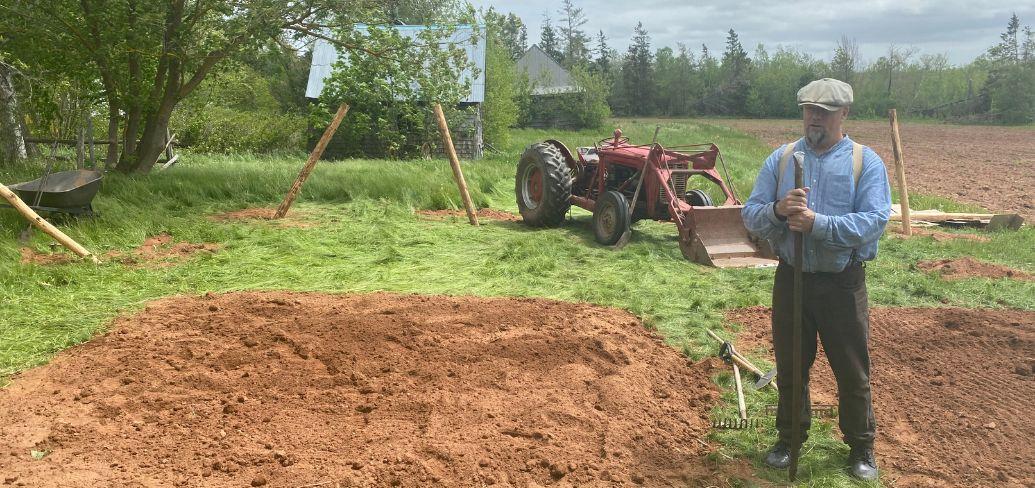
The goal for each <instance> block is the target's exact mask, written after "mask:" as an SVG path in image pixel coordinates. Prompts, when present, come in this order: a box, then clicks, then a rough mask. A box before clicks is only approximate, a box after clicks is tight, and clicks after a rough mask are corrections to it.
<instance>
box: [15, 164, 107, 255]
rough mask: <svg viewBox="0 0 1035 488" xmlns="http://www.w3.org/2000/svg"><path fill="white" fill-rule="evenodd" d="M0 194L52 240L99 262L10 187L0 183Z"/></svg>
mask: <svg viewBox="0 0 1035 488" xmlns="http://www.w3.org/2000/svg"><path fill="white" fill-rule="evenodd" d="M0 196H3V197H4V199H5V200H7V201H8V202H9V203H10V204H11V206H12V207H14V208H15V210H17V211H18V212H19V213H21V214H22V216H23V217H25V218H26V219H28V220H29V222H31V223H32V225H35V226H36V227H38V228H39V229H40V230H42V231H43V232H46V233H47V234H48V235H50V236H51V237H53V238H54V240H56V241H58V242H59V243H61V245H62V246H65V247H67V248H68V249H69V250H70V251H72V252H74V253H76V254H77V255H78V256H80V257H83V258H88V259H89V260H91V261H93V262H94V264H100V260H98V259H97V256H94V255H93V253H91V252H90V251H87V250H86V248H84V247H83V246H81V245H79V243H78V242H76V241H74V240H72V238H71V237H68V236H67V235H65V233H64V232H61V230H59V229H58V228H57V227H54V226H53V225H51V224H50V222H47V221H46V220H44V219H43V217H40V216H39V214H37V213H36V211H34V210H33V209H32V208H30V207H29V206H28V205H26V204H25V202H23V201H22V199H21V198H18V195H17V194H16V193H14V192H13V191H11V189H10V188H7V187H6V186H4V185H3V184H0Z"/></svg>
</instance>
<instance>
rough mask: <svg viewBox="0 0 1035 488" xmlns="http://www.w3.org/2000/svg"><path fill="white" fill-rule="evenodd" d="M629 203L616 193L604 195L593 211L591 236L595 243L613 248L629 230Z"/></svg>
mask: <svg viewBox="0 0 1035 488" xmlns="http://www.w3.org/2000/svg"><path fill="white" fill-rule="evenodd" d="M630 224H631V222H630V221H629V202H628V201H626V199H625V195H622V194H621V193H619V192H616V191H609V192H607V193H604V194H603V195H602V196H601V197H600V198H599V199H598V200H597V202H596V207H595V209H594V210H593V234H594V235H595V236H596V238H597V242H599V243H601V244H603V245H605V246H613V245H615V243H617V242H618V239H620V238H621V237H622V234H624V233H625V231H626V230H628V229H629V225H630Z"/></svg>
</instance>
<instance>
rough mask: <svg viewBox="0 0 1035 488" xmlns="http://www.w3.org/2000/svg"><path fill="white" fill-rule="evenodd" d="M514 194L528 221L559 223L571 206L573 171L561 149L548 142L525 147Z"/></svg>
mask: <svg viewBox="0 0 1035 488" xmlns="http://www.w3.org/2000/svg"><path fill="white" fill-rule="evenodd" d="M514 193H516V194H517V204H518V209H519V210H520V211H521V218H522V219H523V220H524V222H525V223H526V224H529V225H534V226H537V227H553V226H557V225H560V224H561V222H563V221H564V214H566V213H568V208H570V207H571V202H569V199H570V198H571V170H570V169H569V168H568V164H567V163H566V162H565V160H564V156H563V155H562V154H561V151H560V150H558V149H557V147H556V146H554V145H553V144H550V143H545V142H543V143H539V144H533V145H531V146H529V147H528V149H525V152H524V153H523V154H521V161H520V162H519V163H518V168H517V178H516V181H515V185H514Z"/></svg>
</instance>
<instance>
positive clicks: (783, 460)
mask: <svg viewBox="0 0 1035 488" xmlns="http://www.w3.org/2000/svg"><path fill="white" fill-rule="evenodd" d="M765 463H766V464H767V465H768V466H769V467H770V468H776V469H787V466H790V465H791V449H790V448H789V447H788V446H787V444H785V443H784V442H783V441H776V444H774V445H773V447H772V449H769V452H768V453H767V454H766V455H765Z"/></svg>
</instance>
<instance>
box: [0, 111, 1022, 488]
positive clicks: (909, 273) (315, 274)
mask: <svg viewBox="0 0 1035 488" xmlns="http://www.w3.org/2000/svg"><path fill="white" fill-rule="evenodd" d="M615 124H616V125H618V126H620V127H621V128H622V129H623V131H624V132H625V134H626V135H627V136H629V137H630V138H632V140H633V142H635V143H639V142H643V143H647V142H649V141H650V139H651V137H652V136H653V133H654V130H655V126H656V125H658V124H660V125H661V130H660V131H659V141H660V142H662V143H664V144H666V145H674V144H689V143H703V142H715V143H716V144H718V145H719V147H720V148H721V149H722V151H723V155H724V157H725V160H726V162H727V163H728V164H729V171H730V174H731V179H732V180H733V183H734V186H735V187H736V189H737V192H738V195H740V196H741V198H746V195H747V194H748V192H749V191H750V187H751V183H752V182H753V180H754V177H755V174H756V172H757V169H758V167H759V165H760V164H761V161H762V160H763V159H764V158H765V157H766V156H767V155H768V154H769V152H770V151H771V149H770V148H767V147H766V146H764V145H763V144H761V143H760V142H758V141H757V140H755V139H753V138H751V137H748V136H745V135H743V134H740V133H737V132H734V131H731V130H729V129H725V128H716V127H712V126H708V125H705V124H700V123H690V122H683V121H675V120H664V121H655V120H652V121H647V122H638V121H633V120H617V121H615ZM609 135H610V129H608V130H603V131H580V132H563V131H537V130H516V131H514V132H513V135H512V142H511V143H510V144H509V145H508V146H507V147H503V148H501V151H502V152H501V153H490V154H489V155H488V157H486V158H485V159H484V160H481V161H477V162H465V163H464V172H465V176H466V179H467V182H468V185H469V187H470V189H471V194H472V198H473V199H474V201H475V203H476V205H478V206H479V207H491V208H496V209H501V210H508V211H516V204H515V198H514V180H513V178H514V170H515V167H516V161H517V158H518V156H519V154H520V152H521V151H522V150H523V148H524V147H525V146H527V145H528V144H531V143H534V142H537V141H541V140H543V139H547V138H556V139H560V140H562V141H564V142H566V143H567V144H568V145H569V147H574V146H576V145H589V144H592V143H593V142H594V141H596V140H598V139H601V138H604V137H609ZM181 157H182V158H183V162H182V163H180V164H178V165H177V166H175V167H174V168H173V169H171V170H169V171H166V172H156V173H154V174H152V175H149V176H145V177H125V176H121V175H118V174H111V175H109V176H107V177H106V179H105V184H104V188H103V189H102V191H101V194H100V195H99V196H98V197H97V199H96V200H95V206H96V207H97V209H98V211H100V212H101V215H100V216H99V217H97V218H93V219H82V220H78V221H76V220H69V221H64V222H59V223H58V224H59V226H60V227H61V228H62V229H63V230H64V231H65V232H66V233H68V234H69V235H70V236H72V237H73V238H74V239H76V240H78V241H79V242H80V243H82V244H83V245H84V246H86V247H87V248H88V249H90V250H91V251H93V252H94V253H97V254H101V255H103V254H105V253H108V252H113V251H114V252H126V251H129V250H131V249H133V248H134V247H136V246H139V245H140V244H141V243H142V242H143V241H144V240H145V239H146V238H147V237H149V236H154V235H157V234H160V233H163V232H165V233H168V234H170V235H172V236H173V238H174V240H176V241H189V242H195V243H202V242H208V243H218V244H220V245H222V246H223V247H222V249H221V250H220V251H219V252H216V253H214V254H210V253H201V254H198V255H197V256H194V257H192V258H190V259H188V260H186V261H183V262H181V263H180V264H178V265H174V266H170V267H165V268H153V267H146V266H143V267H141V266H127V265H123V264H119V263H118V262H114V261H112V260H107V262H105V263H104V264H102V265H100V266H94V265H90V264H87V263H71V264H64V265H34V264H21V263H20V262H19V256H20V251H19V244H18V243H17V242H16V237H17V235H18V233H19V232H20V231H21V230H22V229H23V228H24V227H25V225H26V224H25V221H24V220H23V219H21V217H19V216H18V215H17V214H16V213H15V212H14V211H12V210H3V211H0V235H3V236H6V237H3V238H2V239H0V293H2V296H3V302H2V305H0V306H2V313H0V379H2V378H6V377H9V376H10V375H11V374H13V373H15V372H17V371H20V370H23V369H25V368H28V367H31V366H34V365H38V364H41V363H43V362H46V361H47V360H48V359H49V358H50V357H52V355H53V354H54V353H56V352H57V351H60V350H61V349H63V348H65V347H68V346H71V345H73V344H77V343H79V342H82V341H84V340H87V339H89V338H90V337H91V336H92V335H94V334H96V333H99V332H102V331H103V329H104V326H105V324H106V323H108V322H109V321H110V320H111V319H112V318H113V317H114V316H115V315H116V314H119V313H128V312H132V311H136V310H139V309H141V308H142V307H143V304H144V303H146V302H147V301H149V300H152V299H155V298H159V297H163V296H168V295H172V294H201V293H204V292H207V291H215V292H221V291H232V290H261V289H286V290H312V291H328V292H367V291H375V290H390V291H399V292H412V293H433V294H456V295H461V294H462V295H480V296H518V297H520V296H536V297H547V298H554V299H559V300H569V301H585V302H591V303H595V304H600V305H606V306H615V307H620V308H624V309H627V310H629V311H631V312H633V313H635V314H637V315H639V316H640V317H642V318H643V319H644V321H645V323H646V324H647V325H648V326H649V327H652V328H655V329H657V330H658V331H659V332H660V333H661V334H662V335H663V336H664V337H665V338H666V339H667V341H668V342H669V343H670V344H671V345H672V346H673V347H677V348H679V349H681V350H683V351H684V352H686V353H687V354H688V355H690V356H692V357H701V356H704V355H709V354H714V352H715V349H716V347H715V346H716V345H715V344H714V342H712V341H711V339H709V338H708V337H707V335H706V334H705V330H706V329H709V328H710V329H714V330H722V329H724V327H725V326H726V325H725V324H724V323H723V313H724V312H725V311H726V310H729V309H732V308H737V307H745V306H752V305H768V304H769V300H770V298H769V297H770V293H771V286H772V270H756V269H741V270H719V269H713V268H707V267H703V266H699V265H696V264H694V263H690V262H687V261H686V260H685V259H683V257H682V255H681V254H680V252H679V247H678V245H677V241H676V232H675V227H674V226H673V225H671V224H663V223H654V222H641V223H640V224H638V225H637V226H636V227H635V228H634V231H633V235H632V242H631V244H630V245H629V246H627V247H626V248H624V249H622V250H619V251H613V250H610V249H607V248H604V247H602V246H599V245H597V244H596V243H595V242H594V240H593V235H592V231H591V230H590V227H589V223H590V215H589V213H588V212H584V211H581V210H578V209H576V210H573V211H572V213H571V219H570V220H569V221H568V222H566V224H565V225H564V226H562V227H560V228H556V229H531V228H528V227H525V226H524V225H522V224H520V223H514V222H500V221H491V220H483V221H482V224H483V225H481V226H479V227H472V226H470V225H468V224H467V223H466V219H465V218H455V219H446V220H431V219H427V218H424V217H422V216H420V215H418V214H416V213H415V210H418V209H442V208H460V199H459V196H458V194H457V191H456V186H455V183H454V181H453V176H452V172H451V170H450V168H449V164H448V163H447V162H446V161H445V160H442V159H434V160H420V161H405V162H402V161H380V160H377V161H372V160H348V161H340V162H321V163H320V164H319V165H318V166H317V168H316V171H315V172H314V173H313V175H312V176H311V177H310V179H309V181H308V182H307V183H306V185H305V187H304V189H303V191H302V194H301V195H300V197H299V199H298V200H297V203H296V204H295V207H294V208H293V210H292V212H295V213H297V215H298V216H300V218H304V219H306V220H309V221H311V223H312V224H314V225H312V226H310V227H308V228H292V227H283V226H279V225H276V224H273V223H269V222H262V221H252V222H230V223H220V222H216V221H213V220H211V219H209V218H208V216H209V215H211V214H214V213H218V212H223V211H228V210H235V209H241V208H247V207H274V206H276V205H277V204H278V203H279V202H280V199H281V198H282V197H283V194H284V192H286V191H287V189H288V187H289V186H290V184H291V181H292V180H293V179H294V177H295V176H296V175H297V172H298V170H299V168H300V167H301V165H302V164H303V162H304V159H305V155H304V154H294V155H281V156H247V155H234V156H210V155H194V154H189V153H185V154H184V155H183V156H181ZM40 168H42V164H41V163H39V162H37V163H35V166H32V165H26V166H23V167H18V168H13V169H8V170H6V171H5V172H3V173H0V181H3V182H5V183H10V182H15V181H23V180H27V179H31V178H34V177H36V176H38V174H39V173H40V172H41V171H42V170H41V169H40ZM713 197H717V193H715V194H713ZM988 236H989V237H990V238H991V241H990V242H987V243H982V242H971V241H962V240H958V241H950V242H936V241H934V240H933V239H931V238H914V239H910V240H901V239H887V238H886V239H884V240H883V241H882V243H881V253H880V257H879V259H878V260H877V261H876V262H874V263H872V265H871V266H870V267H869V275H868V283H869V287H870V297H871V301H872V302H873V303H874V304H877V305H910V306H932V307H937V306H964V307H1012V308H1023V309H1035V283H1032V282H1024V281H1017V280H1008V279H1003V280H988V279H969V280H962V281H955V282H946V281H944V280H942V279H941V278H940V277H938V276H936V275H933V274H925V273H922V272H919V271H917V270H916V269H915V263H916V262H917V261H918V260H923V259H937V258H951V257H962V256H971V257H975V258H978V259H982V260H987V261H991V262H996V263H1000V264H1004V265H1007V266H1010V267H1013V268H1017V269H1021V270H1024V271H1028V272H1035V231H1033V229H1032V228H1031V227H1025V228H1024V229H1022V230H1021V231H1018V232H997V233H990V234H988ZM29 247H31V248H32V249H34V250H35V251H37V252H50V251H51V241H50V239H49V238H47V237H45V236H43V235H42V234H41V233H39V232H36V233H34V237H33V238H32V241H31V242H30V244H29ZM731 326H732V327H735V325H732V324H731ZM728 330H731V329H728ZM722 334H723V335H725V336H727V337H728V336H729V333H728V332H722ZM756 359H758V360H759V361H758V362H759V363H762V364H766V365H767V366H768V365H769V363H767V362H766V361H764V360H762V359H763V358H756ZM762 364H760V366H762ZM720 376H722V375H720ZM717 381H719V383H720V384H723V385H726V384H727V382H728V380H727V378H725V376H722V377H720V378H717ZM727 391H728V389H727ZM730 398H732V397H731V396H729V395H727V400H729V399H730ZM749 399H750V401H751V405H752V412H757V415H758V416H762V413H761V406H762V405H764V404H773V403H775V401H776V400H775V396H774V395H773V394H772V393H769V392H767V393H764V394H755V393H752V394H750V395H749ZM734 412H735V406H732V404H730V403H727V404H725V405H723V406H721V407H720V408H719V410H718V411H717V412H716V415H717V416H721V417H726V416H733V415H735V413H734ZM815 428H816V429H817V430H816V432H814V435H813V436H812V437H811V438H810V441H809V444H808V445H806V450H807V451H808V452H809V454H808V455H807V456H806V457H805V458H803V469H802V479H803V483H804V484H807V485H810V486H844V485H846V484H847V483H849V481H847V478H846V477H845V475H844V473H843V471H842V469H841V462H842V460H843V455H844V452H843V451H844V449H843V448H842V447H841V445H840V442H839V441H838V440H837V439H835V438H834V436H832V435H828V434H824V433H827V432H831V430H832V428H831V426H830V425H829V424H828V423H824V422H820V423H819V424H818V425H817V426H816V427H815ZM772 440H773V432H772V431H771V429H762V430H759V431H740V432H724V433H719V434H716V436H715V439H713V441H715V442H717V443H719V445H721V446H723V447H722V448H721V450H720V451H718V453H717V454H716V456H717V458H718V459H720V460H724V459H726V456H729V457H731V458H737V457H743V458H747V459H750V460H751V461H752V462H754V463H755V464H756V465H757V466H760V464H759V459H760V456H761V453H762V452H763V450H764V449H765V448H766V447H767V446H768V444H769V443H771V442H772ZM759 473H760V475H761V476H763V477H768V478H771V479H773V480H780V479H783V473H778V472H769V471H766V470H764V469H762V468H760V470H759Z"/></svg>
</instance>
